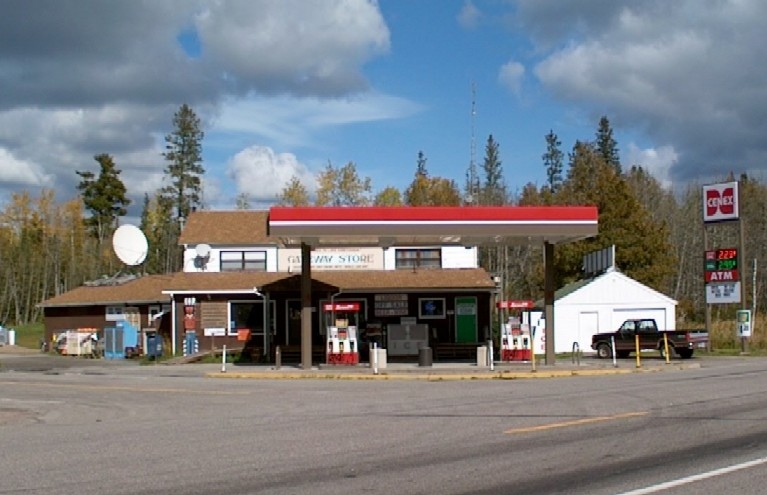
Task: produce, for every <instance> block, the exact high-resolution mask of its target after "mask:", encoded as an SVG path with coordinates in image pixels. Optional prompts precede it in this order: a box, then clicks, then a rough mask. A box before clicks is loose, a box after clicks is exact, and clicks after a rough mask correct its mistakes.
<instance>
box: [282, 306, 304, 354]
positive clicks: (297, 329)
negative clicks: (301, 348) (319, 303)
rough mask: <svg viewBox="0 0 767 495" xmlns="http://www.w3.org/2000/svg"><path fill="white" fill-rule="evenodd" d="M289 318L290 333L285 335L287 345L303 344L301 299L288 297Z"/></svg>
mask: <svg viewBox="0 0 767 495" xmlns="http://www.w3.org/2000/svg"><path fill="white" fill-rule="evenodd" d="M285 304H286V305H287V319H288V333H287V335H286V336H285V344H286V345H301V300H300V299H288V300H287V301H286V302H285Z"/></svg>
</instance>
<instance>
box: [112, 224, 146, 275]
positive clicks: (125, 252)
mask: <svg viewBox="0 0 767 495" xmlns="http://www.w3.org/2000/svg"><path fill="white" fill-rule="evenodd" d="M112 249H114V252H115V254H116V255H117V257H118V258H120V261H122V262H123V263H125V264H126V265H129V266H134V265H140V264H141V263H143V262H144V260H145V259H146V254H147V251H149V244H148V243H147V240H146V236H145V235H144V233H143V232H141V229H139V228H138V227H136V226H135V225H120V226H119V227H118V228H117V230H115V233H114V234H113V235H112Z"/></svg>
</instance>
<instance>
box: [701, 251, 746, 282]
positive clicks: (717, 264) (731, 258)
mask: <svg viewBox="0 0 767 495" xmlns="http://www.w3.org/2000/svg"><path fill="white" fill-rule="evenodd" d="M705 272H706V283H711V282H736V281H738V280H740V277H739V274H738V250H737V249H736V248H727V249H714V250H711V251H706V270H705Z"/></svg>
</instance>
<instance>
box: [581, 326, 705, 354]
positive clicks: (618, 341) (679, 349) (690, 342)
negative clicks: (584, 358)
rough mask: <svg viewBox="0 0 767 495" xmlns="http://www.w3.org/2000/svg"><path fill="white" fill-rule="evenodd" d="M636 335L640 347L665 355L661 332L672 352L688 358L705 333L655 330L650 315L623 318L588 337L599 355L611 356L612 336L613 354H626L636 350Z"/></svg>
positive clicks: (702, 339)
mask: <svg viewBox="0 0 767 495" xmlns="http://www.w3.org/2000/svg"><path fill="white" fill-rule="evenodd" d="M637 335H638V336H639V350H640V351H642V350H648V349H651V350H652V349H656V350H658V351H659V352H660V355H661V357H665V354H666V347H665V343H664V339H663V336H664V335H665V336H666V337H667V340H668V348H669V351H671V352H672V354H676V355H678V356H679V357H680V358H682V359H690V358H691V357H692V353H693V352H694V351H695V349H696V348H697V347H704V346H705V344H706V342H707V340H708V334H706V332H705V331H698V330H658V325H657V324H656V323H655V320H653V319H650V318H642V319H632V320H626V321H624V322H623V324H622V325H621V326H620V328H619V329H618V330H617V331H615V332H607V333H598V334H595V335H593V336H592V337H591V348H592V349H594V350H595V351H596V352H597V356H598V357H600V358H603V359H604V358H610V357H612V355H613V353H612V342H613V339H615V357H618V358H627V357H628V356H629V354H631V353H632V352H636V336H637Z"/></svg>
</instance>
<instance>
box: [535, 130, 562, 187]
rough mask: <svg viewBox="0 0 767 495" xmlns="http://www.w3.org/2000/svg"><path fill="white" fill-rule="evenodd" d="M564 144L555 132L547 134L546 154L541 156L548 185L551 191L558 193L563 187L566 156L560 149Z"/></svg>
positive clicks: (551, 131)
mask: <svg viewBox="0 0 767 495" xmlns="http://www.w3.org/2000/svg"><path fill="white" fill-rule="evenodd" d="M560 146H562V142H561V141H560V140H559V138H558V137H557V135H556V134H554V131H553V130H549V133H548V134H546V153H544V154H543V155H541V159H543V166H544V167H546V183H547V184H548V186H549V190H550V191H551V192H553V193H556V192H557V190H559V188H560V187H561V186H562V172H563V170H562V168H563V163H562V160H563V159H564V156H565V154H564V153H562V150H561V149H560V148H559V147H560Z"/></svg>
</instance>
